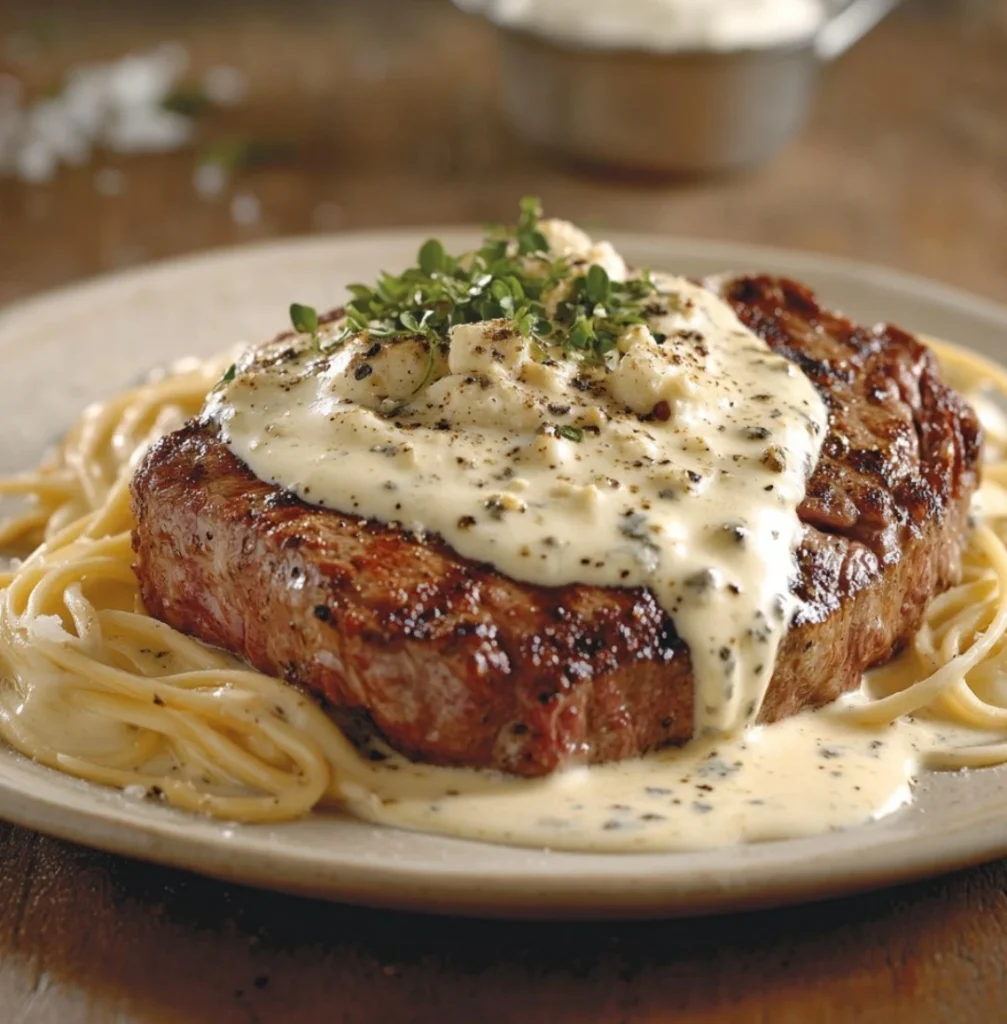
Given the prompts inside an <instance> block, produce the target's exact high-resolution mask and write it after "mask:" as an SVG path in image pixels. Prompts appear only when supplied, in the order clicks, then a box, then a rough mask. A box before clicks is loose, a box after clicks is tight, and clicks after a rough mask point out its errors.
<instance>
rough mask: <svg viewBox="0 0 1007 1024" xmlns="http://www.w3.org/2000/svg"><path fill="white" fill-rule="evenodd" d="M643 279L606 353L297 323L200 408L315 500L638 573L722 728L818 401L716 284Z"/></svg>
mask: <svg viewBox="0 0 1007 1024" xmlns="http://www.w3.org/2000/svg"><path fill="white" fill-rule="evenodd" d="M544 229H545V234H546V237H547V238H548V239H549V241H550V244H551V246H552V249H553V251H554V252H555V253H558V254H562V255H569V256H575V257H578V258H579V259H580V260H581V266H580V272H581V273H583V272H584V271H585V270H586V269H587V267H588V266H590V265H591V264H593V263H598V264H600V265H603V266H604V267H605V269H606V270H607V272H608V273H609V275H610V277H611V278H612V279H614V280H621V279H623V278H625V276H626V274H627V269H626V265H625V263H624V262H623V260H622V259H621V257H619V256H618V254H617V253H615V252H614V251H613V250H612V249H611V247H610V246H607V245H604V244H602V245H593V244H592V243H591V241H590V240H589V239H588V238H587V237H586V236H584V235H583V234H581V233H580V232H579V231H577V230H576V229H574V228H572V227H571V226H570V225H567V224H564V223H561V222H560V223H557V222H546V223H545V225H544ZM656 280H657V283H658V288H659V294H658V295H657V297H656V298H655V300H654V302H653V303H652V304H651V306H650V307H649V308H648V310H647V313H648V317H647V323H646V325H637V326H634V327H632V328H630V329H629V330H628V331H627V332H626V333H625V334H624V335H623V336H622V337H621V338H620V339H619V342H618V347H617V350H616V351H614V352H612V353H610V354H609V358H608V359H607V360H606V361H605V362H604V363H601V364H597V365H595V364H591V363H588V362H585V361H581V360H578V359H576V358H572V357H561V356H558V355H557V356H554V357H553V356H550V354H549V353H548V352H544V351H542V350H540V349H539V347H538V345H537V344H536V343H535V342H533V341H531V340H530V339H529V338H526V337H522V336H521V335H519V334H518V333H516V332H515V330H514V329H513V328H512V327H511V325H510V324H509V323H508V322H506V321H502V320H500V321H491V322H483V323H475V324H466V325H460V326H456V327H454V328H452V330H451V335H450V347H449V350H448V352H447V355H446V356H444V355H443V354H441V353H440V352H435V353H434V356H433V358H432V357H431V353H430V352H429V351H428V344H427V342H426V341H425V340H423V339H421V338H406V339H396V340H392V341H380V340H374V339H372V338H371V337H369V336H368V335H367V334H366V333H361V334H359V335H356V336H352V337H350V338H348V339H347V340H345V341H344V342H343V343H342V344H340V345H338V346H337V347H334V348H333V349H332V350H331V351H327V352H326V351H325V350H324V338H323V339H322V352H321V353H320V352H319V351H318V349H317V347H315V346H312V345H310V344H306V343H305V342H304V340H303V339H302V341H301V343H300V345H299V346H297V347H295V349H294V351H292V352H291V351H289V350H290V349H291V346H290V344H289V343H281V344H280V346H279V349H277V348H276V347H273V348H272V349H268V348H267V349H265V350H259V352H258V353H256V354H253V355H252V356H251V357H249V358H248V359H247V360H246V361H245V363H244V364H242V365H240V366H239V368H238V372H237V373H236V375H235V376H234V379H233V380H231V381H230V382H228V383H227V384H225V385H224V387H223V388H222V389H221V390H220V391H218V392H217V393H216V394H215V395H214V396H213V397H212V398H211V401H210V405H209V412H210V414H211V415H212V416H214V417H215V418H216V420H217V422H218V423H219V425H220V428H221V431H222V436H223V438H224V440H225V441H226V443H227V444H228V445H229V447H230V448H231V450H232V451H233V452H234V454H235V455H237V456H238V458H240V459H241V460H242V461H243V462H245V463H246V464H247V465H248V466H249V467H250V468H251V469H252V470H253V472H254V473H255V474H256V475H257V476H259V477H260V478H261V479H263V480H268V481H271V482H274V483H277V484H280V485H282V486H283V487H285V488H287V489H289V490H291V491H293V492H294V493H296V494H297V495H299V496H300V497H301V498H303V499H304V500H305V501H307V502H310V503H312V504H316V505H320V506H324V507H326V508H332V509H336V510H339V511H342V512H349V513H356V514H358V515H361V516H365V517H368V518H374V519H377V520H380V521H382V522H385V523H401V524H403V525H404V526H406V527H407V528H410V529H412V530H415V531H416V532H417V533H421V534H422V533H426V532H430V533H436V534H439V535H440V536H441V537H443V538H444V539H445V540H446V541H447V542H448V543H449V544H450V545H451V546H452V547H453V548H454V549H455V550H456V551H458V552H459V553H460V554H461V555H463V556H465V557H467V558H472V559H475V560H478V561H481V562H488V563H491V564H492V565H494V566H496V568H497V569H499V570H500V571H501V572H503V573H505V574H506V575H508V576H510V577H512V578H514V579H518V580H524V581H528V582H532V583H537V584H542V585H547V586H552V585H560V584H569V583H577V582H579V583H589V584H597V585H601V586H612V587H638V586H644V587H649V588H650V589H651V591H652V592H653V593H654V595H655V597H656V598H657V600H658V601H659V602H660V604H661V605H662V606H663V608H664V609H665V610H666V611H667V612H668V614H669V615H670V616H671V617H672V619H673V620H674V623H675V626H676V628H677V630H678V633H679V635H680V636H681V637H682V639H683V640H684V641H685V642H686V643H687V644H688V645H689V650H690V652H691V658H692V665H693V670H694V675H695V679H696V713H695V731H696V733H697V734H705V733H722V732H732V731H736V730H738V729H739V728H741V727H743V726H744V725H746V724H748V723H750V722H752V721H754V719H755V717H756V715H757V714H758V711H759V708H760V706H761V704H762V699H763V696H764V694H765V691H766V687H767V685H768V683H769V680H770V677H771V676H772V672H773V665H774V662H775V657H776V651H777V648H778V646H779V643H780V640H781V638H782V636H783V634H784V632H785V630H786V627H787V624H788V622H789V620H790V617H791V614H792V612H793V605H794V600H795V599H794V598H793V596H792V595H791V592H790V582H791V579H792V577H793V575H794V573H795V562H794V550H795V548H796V545H797V542H798V539H799V535H800V532H801V523H800V521H799V519H798V516H797V507H798V505H799V504H800V502H801V500H802V498H803V496H804V489H805V483H806V479H807V476H808V474H809V472H810V470H811V468H812V467H813V466H814V464H815V461H816V459H817V456H818V451H819V447H820V444H821V441H822V439H823V437H824V427H825V425H826V410H825V407H824V404H823V402H822V400H821V398H820V397H819V395H818V393H817V392H816V390H815V388H814V387H813V385H812V384H811V383H810V381H809V380H808V379H807V378H806V377H805V376H804V375H803V374H802V373H801V372H800V371H799V370H798V369H797V367H796V366H794V365H793V364H792V363H791V362H789V361H788V360H786V359H784V358H783V357H781V356H778V355H775V354H774V353H773V352H771V351H770V349H769V348H768V346H767V345H766V344H765V342H763V341H762V340H761V339H759V338H758V337H756V336H755V335H754V334H753V333H752V332H751V331H749V330H748V329H747V328H746V327H744V326H743V325H742V324H741V323H740V322H739V321H738V319H737V318H736V317H735V315H734V313H733V311H732V310H731V309H730V308H729V307H728V306H727V304H726V303H724V302H723V301H722V300H721V299H720V298H719V297H718V296H717V295H715V294H714V293H713V292H711V291H709V290H707V289H704V288H702V287H700V286H699V285H696V284H693V283H691V282H689V281H687V280H685V279H683V278H676V277H670V276H660V277H657V278H656ZM559 287H560V288H562V287H563V285H560V286H559ZM338 329H339V328H338V326H330V327H328V328H326V330H328V331H335V330H338Z"/></svg>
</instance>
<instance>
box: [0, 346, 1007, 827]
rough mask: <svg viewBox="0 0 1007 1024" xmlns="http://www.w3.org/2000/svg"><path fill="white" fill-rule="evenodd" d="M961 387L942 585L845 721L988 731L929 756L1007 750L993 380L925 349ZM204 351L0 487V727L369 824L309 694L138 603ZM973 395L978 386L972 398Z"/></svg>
mask: <svg viewBox="0 0 1007 1024" xmlns="http://www.w3.org/2000/svg"><path fill="white" fill-rule="evenodd" d="M933 345H934V348H935V349H936V351H937V353H938V357H939V358H940V360H941V362H942V364H943V366H944V367H945V370H946V372H947V374H948V375H949V377H950V378H951V379H952V380H953V382H954V383H955V384H956V385H958V386H959V387H960V388H961V389H962V390H964V391H965V392H967V393H968V394H969V396H970V397H972V398H974V399H975V401H976V403H977V405H978V406H979V408H980V411H981V412H982V413H983V419H984V422H985V426H986V431H987V448H988V454H989V457H990V458H989V461H988V464H987V465H986V467H985V483H984V485H983V488H982V491H981V493H980V496H979V505H978V507H979V511H980V514H981V521H980V523H979V524H978V525H977V527H976V529H975V530H974V531H973V532H972V535H971V537H970V540H969V543H968V547H967V551H966V553H965V558H964V571H963V575H962V579H961V582H960V583H958V584H957V585H956V586H954V587H952V588H951V589H950V590H948V591H947V592H945V593H944V594H942V595H941V596H939V597H938V598H937V599H936V600H934V601H933V602H932V604H931V606H930V608H929V610H928V614H927V617H926V621H925V623H924V625H923V628H922V629H921V630H920V631H919V633H918V635H917V636H916V638H915V640H914V642H913V644H912V645H911V647H910V649H909V650H908V651H906V652H905V653H904V654H903V655H902V656H901V657H899V658H898V659H897V660H896V661H894V662H893V663H892V664H890V665H888V666H886V667H884V668H882V669H880V670H877V671H875V672H874V673H872V676H871V679H870V682H869V685H868V687H867V689H868V692H869V696H870V699H868V700H866V701H862V702H856V703H852V704H850V705H849V706H848V707H847V708H845V709H844V710H843V713H844V714H846V715H849V716H850V717H851V718H853V719H855V720H857V721H860V722H863V723H864V724H878V723H884V722H890V721H892V720H894V719H896V718H898V717H900V716H903V715H907V714H927V715H930V716H934V717H936V718H938V719H941V720H945V719H946V720H948V721H951V722H954V723H957V724H964V725H968V726H970V727H972V728H975V729H978V730H984V731H988V732H990V733H992V734H993V735H994V737H996V736H1001V737H1003V738H1002V739H996V738H995V739H994V740H993V741H991V742H988V743H983V744H981V745H974V746H969V747H959V748H948V749H943V750H941V751H939V752H937V753H935V754H931V755H930V760H929V763H931V764H932V766H933V767H939V768H951V767H960V766H981V765H989V764H996V763H1001V762H1007V546H1005V543H1007V420H1005V419H1004V417H1003V416H1002V415H1001V414H1000V412H999V410H998V409H997V407H996V405H995V397H991V396H998V397H1001V398H1003V399H1004V400H1005V401H1007V372H1004V371H1002V370H1000V369H998V368H997V367H995V366H993V365H991V364H989V363H986V362H985V361H984V360H981V359H979V358H978V357H975V356H972V355H970V354H968V353H965V352H963V351H962V350H959V349H957V348H954V347H953V346H950V345H947V344H944V343H939V342H934V343H933ZM222 368H223V366H222V363H221V362H219V361H210V362H207V363H190V364H186V365H184V366H180V367H178V368H177V369H176V370H175V371H174V372H172V373H170V374H168V375H165V376H163V377H161V378H160V379H156V380H150V381H148V382H146V383H144V384H141V385H139V386H138V387H136V388H134V389H132V390H130V391H127V392H125V393H123V394H121V395H119V396H117V397H115V398H113V399H112V400H110V401H108V402H105V403H101V404H97V405H94V406H92V407H91V408H90V409H88V410H87V411H86V412H85V413H84V415H83V416H82V418H81V420H80V422H79V423H78V424H77V425H76V426H75V427H74V428H73V430H72V431H71V432H70V433H69V434H68V436H67V437H66V439H65V440H64V442H63V443H62V445H61V446H60V447H59V449H58V450H57V451H56V452H55V453H53V454H52V455H51V456H50V457H49V458H48V459H47V460H46V461H45V462H43V463H42V465H40V466H39V467H38V468H37V469H36V470H34V471H32V472H29V473H25V474H22V475H19V476H15V477H10V478H8V479H5V480H0V495H3V496H7V497H12V498H20V499H27V500H26V501H23V502H22V507H21V508H20V509H19V510H18V511H17V512H15V513H13V514H11V515H9V516H8V517H7V518H5V519H2V520H0V545H2V546H3V547H4V548H5V549H11V548H16V547H21V548H22V549H24V550H25V551H27V552H28V553H27V556H26V557H25V559H24V560H23V561H20V562H19V561H14V562H12V563H11V565H10V567H9V568H6V569H4V570H3V571H2V572H0V670H2V675H3V682H4V685H3V687H2V689H0V735H2V736H3V738H4V739H5V740H6V741H7V742H8V743H9V744H11V745H12V746H13V747H15V748H16V749H17V750H19V751H21V752H22V753H24V754H26V755H27V756H29V757H32V758H34V759H35V760H37V761H39V762H41V763H42V764H45V765H49V766H51V767H53V768H56V769H58V770H60V771H63V772H67V773H69V774H71V775H75V776H78V777H80V778H83V779H87V780H90V781H93V782H98V783H103V784H106V785H110V786H117V787H121V788H123V789H127V790H129V789H131V788H133V789H134V790H135V791H137V792H142V793H145V794H147V795H153V796H157V797H160V798H162V799H163V800H164V801H165V802H167V803H168V804H171V805H173V806H175V807H178V808H182V809H185V810H190V811H197V812H201V813H205V814H208V815H211V816H214V817H217V818H221V819H227V820H235V821H243V822H263V821H281V820H289V819H293V818H296V817H299V816H301V815H303V814H305V813H307V812H308V811H310V810H311V809H312V808H314V807H316V806H317V805H319V804H321V803H325V802H339V803H341V804H343V805H344V806H349V808H350V809H351V810H353V811H354V812H356V813H358V814H360V815H362V816H365V817H376V816H379V815H378V814H377V812H376V810H375V805H374V801H375V799H376V798H375V797H374V796H373V795H372V794H373V788H372V787H371V786H370V782H371V781H372V780H373V778H374V774H373V773H374V772H375V768H374V766H373V765H372V764H371V763H370V762H369V761H368V760H367V759H366V758H365V757H363V756H362V755H361V754H360V753H359V752H358V751H357V749H356V748H355V747H354V745H353V744H352V743H351V742H350V741H349V740H348V739H347V738H346V737H345V736H344V735H343V733H342V732H341V731H340V729H339V728H338V727H337V725H336V724H335V723H334V722H333V721H332V720H331V719H330V718H329V717H328V716H327V715H326V714H325V712H324V711H323V710H322V709H321V708H320V707H319V706H318V705H316V704H315V703H314V702H313V701H312V700H310V699H309V698H307V697H306V696H305V695H303V694H302V693H300V692H299V691H297V690H296V689H294V688H292V687H291V686H288V685H287V684H285V683H283V682H281V681H279V680H276V679H272V678H269V677H267V676H264V675H262V674H260V673H258V672H254V671H251V670H249V669H248V668H247V667H245V666H244V665H243V664H242V663H241V662H239V661H237V660H236V659H235V658H233V657H231V656H230V655H229V654H226V653H224V652H222V651H218V650H215V649H212V648H210V647H207V646H206V645H204V644H201V643H199V642H197V641H195V640H193V639H191V638H189V637H187V636H184V635H183V634H181V633H178V632H176V631H175V630H173V629H171V628H170V627H168V626H167V625H165V624H164V623H161V622H159V621H157V620H155V619H152V618H151V617H149V616H148V615H146V614H145V613H144V610H143V608H142V606H141V604H140V598H139V589H138V585H137V581H136V579H135V577H134V575H133V571H132V568H131V556H132V552H131V542H130V530H131V527H132V520H131V514H130V507H129V490H128V487H129V480H130V478H131V475H132V473H133V470H134V468H135V466H136V464H137V462H138V459H139V458H140V457H141V455H142V453H143V452H144V451H145V450H146V448H147V446H148V445H149V444H150V443H151V441H152V440H153V439H155V438H157V437H158V436H160V435H162V434H164V433H165V432H167V431H169V430H172V429H174V428H175V427H176V426H179V425H180V424H181V423H182V422H184V420H185V419H187V418H188V417H190V416H192V415H193V414H195V413H196V412H197V411H198V410H199V408H200V407H201V406H202V404H203V401H204V398H205V396H206V394H207V392H208V391H209V390H210V389H211V388H212V386H213V384H214V382H215V381H216V380H217V379H219V377H220V373H221V370H222ZM987 391H988V392H989V394H988V393H987Z"/></svg>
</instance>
